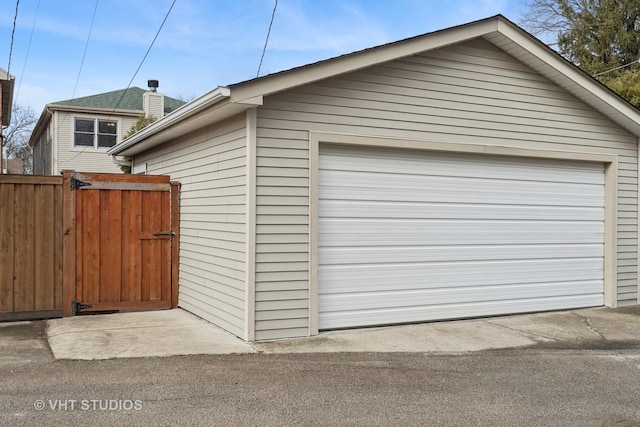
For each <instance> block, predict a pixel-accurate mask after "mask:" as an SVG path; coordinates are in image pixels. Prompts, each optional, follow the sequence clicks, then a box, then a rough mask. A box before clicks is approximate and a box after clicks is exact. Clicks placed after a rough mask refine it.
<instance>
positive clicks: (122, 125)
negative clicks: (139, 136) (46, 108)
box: [53, 112, 137, 174]
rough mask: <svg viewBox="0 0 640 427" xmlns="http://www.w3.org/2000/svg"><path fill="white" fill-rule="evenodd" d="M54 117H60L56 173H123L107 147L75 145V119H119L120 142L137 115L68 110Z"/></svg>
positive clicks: (57, 113)
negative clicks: (109, 114)
mask: <svg viewBox="0 0 640 427" xmlns="http://www.w3.org/2000/svg"><path fill="white" fill-rule="evenodd" d="M53 117H54V119H53V120H55V118H56V117H57V118H58V122H57V130H56V132H57V147H58V150H57V151H58V156H57V159H56V162H55V163H57V170H54V171H53V173H54V174H57V173H59V172H60V171H61V170H65V169H72V170H76V171H82V172H106V173H122V170H120V167H119V166H118V165H116V164H114V163H113V162H112V161H111V157H110V156H109V155H108V154H107V150H106V149H94V148H90V147H82V148H76V147H74V146H73V127H74V119H75V117H81V118H89V119H91V118H94V119H95V118H98V119H109V120H117V121H118V142H121V141H122V137H123V135H124V134H126V133H127V132H128V131H129V129H130V128H131V126H132V125H133V124H135V122H136V120H137V117H126V116H107V115H104V116H100V115H90V114H85V113H82V114H79V113H78V114H75V113H68V112H56V113H55V115H54V116H53ZM55 163H54V164H55Z"/></svg>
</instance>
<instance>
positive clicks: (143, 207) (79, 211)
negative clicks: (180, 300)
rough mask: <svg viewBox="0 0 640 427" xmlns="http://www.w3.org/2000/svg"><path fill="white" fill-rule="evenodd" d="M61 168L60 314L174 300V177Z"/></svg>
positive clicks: (148, 305) (170, 304)
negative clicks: (61, 245)
mask: <svg viewBox="0 0 640 427" xmlns="http://www.w3.org/2000/svg"><path fill="white" fill-rule="evenodd" d="M63 175H64V183H63V188H64V199H65V200H64V226H63V228H64V233H65V235H64V239H63V240H64V241H63V243H64V252H65V256H64V269H63V271H64V288H63V289H64V290H63V294H64V295H63V300H64V301H63V314H64V316H71V315H74V314H77V313H78V312H90V311H93V312H96V311H114V310H141V309H158V308H171V307H176V306H177V291H178V281H177V272H178V236H177V233H178V224H179V222H178V191H179V184H178V183H172V182H170V181H169V177H167V176H140V175H113V174H101V173H77V172H71V171H65V172H64V173H63Z"/></svg>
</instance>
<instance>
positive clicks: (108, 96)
mask: <svg viewBox="0 0 640 427" xmlns="http://www.w3.org/2000/svg"><path fill="white" fill-rule="evenodd" d="M145 92H146V90H144V89H141V88H139V87H130V88H129V89H120V90H114V91H112V92H105V93H99V94H97V95H90V96H83V97H80V98H73V99H66V100H64V101H58V102H52V103H51V104H54V105H67V106H70V107H84V108H107V109H118V110H142V109H143V107H142V95H143V94H144V93H145ZM123 94H124V96H123ZM183 104H185V102H184V101H180V100H179V99H175V98H171V97H169V96H166V95H165V97H164V112H165V113H170V112H171V111H173V110H175V109H176V108H178V107H180V106H181V105H183Z"/></svg>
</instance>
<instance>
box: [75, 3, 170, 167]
mask: <svg viewBox="0 0 640 427" xmlns="http://www.w3.org/2000/svg"><path fill="white" fill-rule="evenodd" d="M175 4H176V0H173V3H171V6H170V7H169V10H168V11H167V14H166V15H165V16H164V19H163V20H162V23H161V24H160V28H158V31H157V32H156V35H155V36H154V37H153V40H152V41H151V44H150V45H149V48H148V49H147V52H146V53H145V54H144V57H143V58H142V61H140V65H138V68H137V69H136V72H135V73H133V77H131V80H129V84H128V85H127V87H126V88H125V90H123V91H122V95H121V96H120V99H119V100H118V102H117V103H116V105H115V106H114V107H113V110H111V113H109V116H108V117H107V120H109V119H110V118H111V115H112V114H113V113H115V111H116V110H117V109H118V105H120V103H121V102H122V99H123V98H124V96H125V94H126V93H127V91H128V90H129V88H130V87H131V84H132V83H133V80H134V79H135V78H136V76H137V75H138V72H139V71H140V68H142V64H144V61H145V60H146V59H147V56H148V55H149V52H150V51H151V48H152V47H153V45H154V44H155V42H156V39H157V38H158V35H159V34H160V31H162V27H164V24H165V22H167V18H169V14H170V13H171V10H172V9H173V6H174V5H175ZM86 148H87V147H83V149H82V150H81V151H80V152H78V153H77V154H76V155H75V156H73V157H72V158H71V159H69V161H71V160H74V159H75V158H76V157H78V156H79V155H80V154H82V153H84V151H85V149H86Z"/></svg>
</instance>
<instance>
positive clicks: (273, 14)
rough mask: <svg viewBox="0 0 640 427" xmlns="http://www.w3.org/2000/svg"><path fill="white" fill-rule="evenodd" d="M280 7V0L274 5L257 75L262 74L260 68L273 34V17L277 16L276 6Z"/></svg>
mask: <svg viewBox="0 0 640 427" xmlns="http://www.w3.org/2000/svg"><path fill="white" fill-rule="evenodd" d="M277 7H278V0H276V3H275V4H274V5H273V12H271V22H269V30H268V31H267V38H266V40H265V41H264V47H263V48H262V55H261V56H260V65H258V72H257V73H256V77H259V76H260V69H261V68H262V60H263V59H264V53H265V52H266V51H267V44H268V43H269V36H270V35H271V26H272V25H273V18H274V17H275V16H276V8H277Z"/></svg>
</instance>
